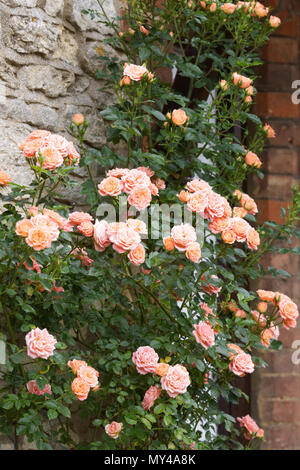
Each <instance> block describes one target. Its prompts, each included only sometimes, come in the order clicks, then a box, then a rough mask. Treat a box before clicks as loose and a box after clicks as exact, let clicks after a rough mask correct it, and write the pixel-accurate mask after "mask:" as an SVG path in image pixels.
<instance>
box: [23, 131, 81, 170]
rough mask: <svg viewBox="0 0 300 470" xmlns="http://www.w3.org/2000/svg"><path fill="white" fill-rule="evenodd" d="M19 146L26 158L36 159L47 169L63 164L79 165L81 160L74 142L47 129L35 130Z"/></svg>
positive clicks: (38, 163)
mask: <svg viewBox="0 0 300 470" xmlns="http://www.w3.org/2000/svg"><path fill="white" fill-rule="evenodd" d="M19 148H20V150H22V152H23V155H24V156H25V157H26V158H28V159H30V160H32V159H36V164H37V165H39V166H40V165H41V166H42V168H43V169H45V170H51V171H53V170H55V169H56V168H58V167H61V166H62V165H63V164H65V165H67V166H70V165H78V163H79V160H80V154H79V153H78V152H77V150H76V148H75V146H74V144H73V142H69V141H68V140H67V139H65V137H62V136H61V135H57V134H51V132H49V131H45V130H36V131H33V132H32V133H31V134H30V135H29V136H28V137H27V139H26V140H24V142H22V143H21V144H19Z"/></svg>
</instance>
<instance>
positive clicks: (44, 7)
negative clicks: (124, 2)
mask: <svg viewBox="0 0 300 470" xmlns="http://www.w3.org/2000/svg"><path fill="white" fill-rule="evenodd" d="M104 5H105V10H106V12H107V14H108V16H110V17H115V16H117V15H118V1H117V0H105V2H104ZM83 8H84V9H97V10H98V11H99V7H98V8H97V0H0V168H1V169H3V170H7V171H8V172H9V173H10V174H11V175H12V176H13V179H14V181H15V182H18V183H23V182H28V180H29V178H30V171H29V170H28V167H27V166H26V163H25V162H24V160H23V157H22V156H21V153H20V151H19V150H18V147H17V144H18V143H19V142H20V141H22V140H23V139H24V137H25V136H26V135H28V133H29V132H31V131H32V130H33V129H36V128H40V129H47V130H50V131H53V132H55V133H59V134H63V135H65V136H67V129H68V127H69V124H70V120H71V119H72V116H73V114H74V113H78V112H80V113H82V114H84V115H85V116H86V117H87V119H88V121H89V124H90V126H89V130H88V132H87V137H88V141H89V144H90V145H91V146H94V147H99V146H101V144H103V142H104V140H105V128H104V124H103V121H102V119H101V118H100V117H99V116H98V111H99V110H101V109H103V108H105V107H106V106H107V104H109V102H110V101H111V100H112V96H111V95H109V94H108V93H107V92H106V93H104V92H102V91H101V90H99V88H100V86H101V84H100V83H99V82H97V81H96V80H95V79H94V73H95V70H96V69H97V67H98V66H99V65H100V64H99V61H98V63H97V57H98V58H99V55H101V54H103V53H104V54H105V53H107V52H108V53H110V54H115V52H114V51H111V50H107V49H108V46H107V45H105V44H103V39H104V38H105V37H107V36H108V35H109V34H110V31H109V30H108V28H107V27H105V26H104V25H103V24H99V23H97V22H96V21H92V20H91V19H90V18H89V17H88V16H86V15H83V14H82V9H83Z"/></svg>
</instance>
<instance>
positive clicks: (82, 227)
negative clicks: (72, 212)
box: [77, 220, 94, 237]
mask: <svg viewBox="0 0 300 470" xmlns="http://www.w3.org/2000/svg"><path fill="white" fill-rule="evenodd" d="M77 230H78V232H80V233H82V235H84V236H85V237H92V236H93V234H94V225H93V224H92V222H90V221H89V220H86V221H85V222H82V223H81V224H79V225H77Z"/></svg>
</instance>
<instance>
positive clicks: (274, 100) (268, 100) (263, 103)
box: [255, 92, 299, 119]
mask: <svg viewBox="0 0 300 470" xmlns="http://www.w3.org/2000/svg"><path fill="white" fill-rule="evenodd" d="M255 112H256V114H258V115H259V116H264V117H266V118H270V117H278V118H285V119H286V118H298V117H299V105H296V104H293V103H292V100H291V93H278V92H270V93H266V92H263V93H258V95H257V97H256V103H255Z"/></svg>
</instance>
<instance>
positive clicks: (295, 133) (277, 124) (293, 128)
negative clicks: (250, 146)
mask: <svg viewBox="0 0 300 470" xmlns="http://www.w3.org/2000/svg"><path fill="white" fill-rule="evenodd" d="M270 124H271V126H272V127H273V129H274V130H275V132H276V138H275V139H272V141H270V143H272V146H274V145H278V146H287V145H290V148H291V149H292V146H298V147H299V146H300V123H299V122H297V121H296V122H293V121H289V120H287V119H285V120H284V121H271V122H270Z"/></svg>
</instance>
